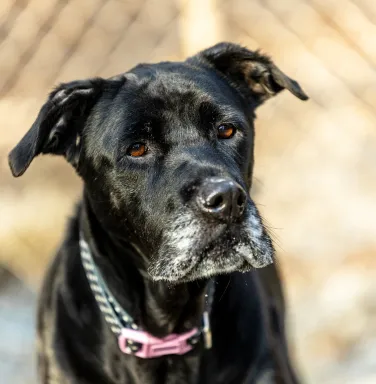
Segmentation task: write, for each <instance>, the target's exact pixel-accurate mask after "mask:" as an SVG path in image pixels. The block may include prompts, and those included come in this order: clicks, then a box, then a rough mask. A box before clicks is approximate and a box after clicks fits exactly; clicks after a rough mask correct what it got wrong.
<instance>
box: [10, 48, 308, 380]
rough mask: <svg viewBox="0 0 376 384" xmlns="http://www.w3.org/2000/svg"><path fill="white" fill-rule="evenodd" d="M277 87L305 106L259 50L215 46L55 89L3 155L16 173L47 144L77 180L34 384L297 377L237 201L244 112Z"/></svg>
mask: <svg viewBox="0 0 376 384" xmlns="http://www.w3.org/2000/svg"><path fill="white" fill-rule="evenodd" d="M283 89H287V90H289V91H290V92H291V93H292V94H294V95H295V96H297V97H298V98H300V99H302V100H306V99H307V96H306V95H305V93H304V92H303V91H302V89H301V88H300V86H299V85H298V83H296V82H295V81H294V80H292V79H290V78H289V77H287V76H286V75H285V74H283V73H282V72H281V71H280V70H279V69H278V68H277V67H276V66H275V65H274V64H273V63H272V61H271V60H270V59H269V58H268V57H266V56H264V55H262V54H260V53H259V52H251V51H249V50H247V49H245V48H242V47H240V46H237V45H235V44H229V43H222V44H218V45H216V46H214V47H212V48H209V49H207V50H205V51H202V52H200V53H199V54H197V55H196V56H193V57H191V58H189V59H188V60H187V61H185V62H179V63H172V62H163V63H159V64H153V65H147V64H142V65H138V66H137V67H135V68H134V69H132V70H131V71H129V72H127V73H124V74H122V75H120V76H116V77H113V78H110V79H101V78H95V79H90V80H85V81H75V82H71V83H67V84H62V85H60V86H59V87H58V88H57V89H56V90H55V91H53V92H52V93H51V95H50V96H49V98H48V100H47V102H46V104H45V105H44V106H43V107H42V109H41V111H40V113H39V115H38V117H37V119H36V121H35V123H34V124H33V126H32V127H31V129H30V130H29V131H28V133H27V134H26V135H25V137H24V138H23V139H22V140H21V141H20V143H19V144H18V145H17V146H16V147H15V148H14V149H13V151H12V152H11V153H10V156H9V163H10V167H11V170H12V173H13V175H14V176H20V175H22V174H23V173H24V172H25V171H26V169H27V167H28V166H29V164H30V163H31V161H32V160H33V158H34V157H35V156H37V155H39V154H41V153H52V154H58V155H63V156H65V158H66V159H67V160H68V161H69V162H70V163H71V164H72V165H73V167H74V168H75V169H76V171H77V173H78V174H79V175H80V176H81V177H82V179H83V180H84V193H83V200H82V202H81V203H80V204H79V207H78V210H77V214H76V215H75V218H74V219H73V220H72V222H71V224H70V226H69V229H68V233H67V235H66V238H65V241H64V243H63V245H62V247H61V249H60V251H59V252H58V254H57V257H56V258H55V260H54V262H53V264H52V266H51V268H50V270H49V273H48V275H47V278H46V280H45V284H44V287H43V291H42V295H41V300H40V310H39V326H38V331H39V337H40V350H39V368H40V374H41V381H42V382H43V383H139V384H152V383H153V384H161V383H168V384H184V383H195V384H196V383H199V384H220V383H221V384H231V383H234V384H242V383H244V384H250V383H276V382H278V383H297V382H298V381H297V379H296V377H295V374H294V372H293V370H292V368H291V365H290V361H289V357H288V352H287V348H286V342H285V334H284V327H283V319H284V309H283V296H282V291H281V290H280V283H279V277H278V274H277V271H276V269H275V267H274V265H272V266H271V267H268V268H266V269H265V270H257V269H256V268H261V267H265V266H267V265H268V264H271V263H272V262H273V257H274V256H273V248H272V244H271V241H270V238H269V236H268V234H267V232H266V230H265V228H264V226H263V224H262V221H261V218H260V215H259V213H258V211H257V209H256V207H255V205H254V203H253V202H252V200H251V199H250V197H249V195H248V190H249V189H250V187H251V181H252V168H253V143H254V126H253V121H254V117H255V114H254V111H255V109H256V107H257V106H259V105H260V104H261V103H262V102H263V101H264V100H266V99H267V98H269V97H271V96H273V95H275V94H277V93H278V92H280V91H281V90H283ZM268 269H269V271H268ZM265 276H266V277H265ZM209 317H210V321H209ZM202 322H203V327H202ZM132 332H133V333H132ZM127 335H128V336H127ZM129 335H131V336H129ZM132 335H134V337H133V336H132ZM151 335H153V336H154V338H152V337H151ZM211 335H212V340H211ZM145 337H146V339H145ZM166 337H167V338H166ZM140 340H141V341H140ZM158 348H159V349H158ZM164 348H165V349H164ZM157 356H159V357H157Z"/></svg>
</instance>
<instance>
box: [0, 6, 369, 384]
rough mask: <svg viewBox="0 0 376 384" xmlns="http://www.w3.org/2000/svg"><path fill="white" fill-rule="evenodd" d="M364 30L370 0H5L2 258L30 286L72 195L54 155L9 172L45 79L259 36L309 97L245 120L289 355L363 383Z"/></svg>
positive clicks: (305, 367) (311, 373)
mask: <svg viewBox="0 0 376 384" xmlns="http://www.w3.org/2000/svg"><path fill="white" fill-rule="evenodd" d="M208 10H209V11H210V14H205V12H208ZM209 16H210V17H209ZM209 19H210V22H209ZM198 20H200V22H198ZM205 20H207V21H208V22H207V23H206V24H205ZM214 30H215V32H213V31H214ZM191 35H192V36H193V35H196V40H195V39H194V38H193V37H192V36H191ZM197 35H198V39H197ZM375 37H376V2H375V1H374V0H342V1H338V0H337V1H335V0H281V1H272V0H253V1H249V0H205V1H201V2H200V1H196V0H175V1H174V0H80V1H75V0H48V1H47V0H32V1H31V0H2V1H1V4H0V58H1V60H0V116H1V136H0V137H1V139H0V243H1V247H0V264H2V265H4V266H6V267H7V268H8V269H9V270H10V271H12V273H14V274H15V275H17V276H18V277H19V278H20V279H21V280H22V281H24V282H25V283H26V284H28V285H29V286H31V287H35V286H37V285H38V283H39V281H40V278H41V276H42V275H43V270H44V268H45V266H46V265H47V263H48V261H49V259H50V257H51V253H52V252H53V250H54V249H55V248H56V246H57V244H58V242H59V241H60V239H61V235H62V233H63V228H64V226H65V222H66V218H67V217H68V216H69V215H70V213H71V212H72V206H73V202H74V200H75V199H77V198H78V197H79V193H80V181H79V180H78V179H77V177H76V176H75V175H74V173H73V171H72V170H71V169H70V168H69V167H68V166H66V165H65V164H64V163H63V161H62V160H60V159H54V158H47V157H46V158H43V159H38V160H37V161H35V163H33V166H32V167H31V169H30V170H29V171H28V172H27V174H26V175H25V176H23V177H22V178H21V179H19V180H14V179H12V178H11V176H10V172H9V170H8V166H7V161H6V156H7V153H8V152H9V150H10V149H11V148H12V146H13V145H15V143H16V142H17V140H18V139H19V138H20V137H21V136H22V135H23V134H24V132H26V130H27V129H28V128H29V126H30V125H31V123H32V122H33V119H34V118H35V116H36V114H37V112H38V110H39V108H40V106H41V104H42V102H43V100H44V98H45V96H46V94H47V93H48V92H49V91H50V90H51V88H52V87H53V86H54V85H56V84H57V83H60V82H64V81H70V80H73V79H78V78H87V77H91V76H104V77H106V76H112V75H114V74H117V73H120V72H124V71H126V70H127V69H129V68H131V67H132V66H134V65H136V64H137V63H139V62H152V61H158V60H179V59H183V58H184V57H185V56H186V55H188V54H192V53H194V52H195V51H197V50H198V49H201V48H203V46H201V45H200V44H199V43H197V41H199V42H200V40H202V44H204V43H205V44H206V43H208V44H207V45H209V44H214V43H216V42H217V41H218V40H229V41H234V42H238V43H241V44H243V45H246V46H247V47H249V48H250V49H256V48H261V49H262V50H263V51H264V52H266V53H268V54H270V55H271V56H272V57H273V59H274V61H275V62H276V63H277V64H278V66H279V67H280V68H281V69H282V70H283V71H284V72H286V73H287V74H288V75H290V76H291V77H293V78H295V79H297V80H298V81H299V82H300V83H301V85H302V86H303V88H304V89H305V90H306V92H307V93H308V94H309V96H310V97H311V99H310V101H309V102H307V103H301V102H300V101H298V100H295V99H294V98H293V97H291V95H288V94H284V93H283V94H282V95H280V96H278V97H276V98H275V99H273V100H271V101H269V102H268V103H267V104H266V105H265V106H263V107H262V108H260V110H259V111H258V120H257V122H256V126H257V132H256V137H257V142H256V170H255V191H254V196H255V200H256V202H257V203H258V204H259V206H260V208H261V211H262V212H263V214H264V215H265V216H266V218H267V222H269V223H270V227H271V228H270V229H271V230H272V232H273V233H274V237H275V241H276V244H277V249H278V250H279V254H280V263H281V265H282V268H283V272H284V278H285V282H286V291H287V294H288V298H289V302H290V324H291V327H290V329H291V338H292V340H293V345H294V346H295V348H294V353H295V356H296V359H297V361H298V364H299V366H300V369H301V371H302V373H303V374H304V376H306V377H307V381H306V382H308V383H311V382H312V383H317V382H319V380H320V381H321V382H323V383H328V384H334V383H341V384H343V383H355V384H366V383H371V382H372V383H373V382H375V381H376V376H375V375H376V374H375V364H371V360H372V357H373V358H374V361H376V357H375V356H376V328H375V324H376V294H375V292H376V286H375V283H374V281H376V276H375V271H376V259H375V258H374V254H375V251H376V240H375V227H376V226H375V224H374V217H375V216H376V198H375V194H374V191H375V189H376V167H375V164H376V133H375V132H376V130H375V126H376V102H375V100H376V44H375V43H374V41H375ZM192 41H193V43H192ZM190 42H191V43H190ZM272 226H273V227H272ZM30 332H31V331H30ZM0 353H5V352H4V351H2V350H1V349H0ZM12 359H13V358H12ZM12 359H11V360H12ZM0 367H1V366H0ZM20 380H21V381H20V382H25V381H24V380H25V379H24V378H21V379H20ZM22 380H23V381H22ZM9 382H12V383H16V382H17V381H16V379H15V378H14V377H13V378H12V379H10V381H9Z"/></svg>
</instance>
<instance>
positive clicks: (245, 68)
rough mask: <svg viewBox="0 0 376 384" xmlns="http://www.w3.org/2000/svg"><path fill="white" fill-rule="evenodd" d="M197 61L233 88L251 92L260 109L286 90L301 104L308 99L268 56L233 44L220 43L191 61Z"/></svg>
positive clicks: (296, 84)
mask: <svg viewBox="0 0 376 384" xmlns="http://www.w3.org/2000/svg"><path fill="white" fill-rule="evenodd" d="M197 58H198V59H199V60H200V61H202V60H204V62H206V63H209V64H210V65H211V66H213V67H214V68H215V69H217V70H218V71H219V72H221V73H222V74H223V75H224V76H225V77H226V78H227V79H228V80H229V81H230V82H231V83H232V84H233V85H235V86H237V87H239V88H240V89H241V88H243V87H244V86H246V87H247V89H250V90H251V91H252V93H253V94H254V97H255V100H256V103H257V105H260V104H261V103H263V102H264V101H265V100H266V99H268V98H270V97H272V96H274V95H276V94H277V93H279V92H280V91H282V90H283V89H287V90H289V91H290V92H291V93H292V94H293V95H294V96H296V97H298V98H299V99H301V100H307V99H308V96H307V95H306V94H305V93H304V91H303V90H302V88H301V87H300V85H299V84H298V83H297V82H296V81H295V80H293V79H290V78H289V77H288V76H286V75H285V74H284V73H283V72H282V71H281V70H280V69H279V68H278V67H277V66H276V65H275V64H274V63H273V62H272V60H271V59H270V58H269V57H268V56H266V55H263V54H261V53H260V52H259V51H249V50H248V49H246V48H243V47H241V46H239V45H237V44H233V43H219V44H217V45H215V46H213V47H211V48H208V49H206V50H204V51H202V52H200V53H199V54H198V55H196V56H195V57H193V58H192V59H193V60H195V59H197ZM192 59H191V60H192Z"/></svg>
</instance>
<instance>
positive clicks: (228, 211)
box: [197, 177, 247, 222]
mask: <svg viewBox="0 0 376 384" xmlns="http://www.w3.org/2000/svg"><path fill="white" fill-rule="evenodd" d="M246 200H247V194H246V192H245V190H244V189H243V188H242V187H241V186H240V185H239V184H238V183H236V182H235V181H233V180H231V179H228V178H220V177H212V178H209V179H207V180H205V181H204V183H203V184H202V185H201V187H200V188H199V190H198V193H197V205H198V207H199V209H200V210H201V211H202V212H203V213H204V214H206V215H207V216H208V217H211V218H213V219H218V220H221V221H226V222H230V221H233V220H236V219H238V218H239V217H241V216H242V214H243V212H244V208H245V203H246Z"/></svg>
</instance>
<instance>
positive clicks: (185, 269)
mask: <svg viewBox="0 0 376 384" xmlns="http://www.w3.org/2000/svg"><path fill="white" fill-rule="evenodd" d="M246 215H247V216H246V219H245V220H244V223H243V224H242V225H240V227H239V228H238V230H239V232H240V235H239V240H237V239H236V237H235V238H233V239H231V241H228V242H227V243H226V241H223V239H222V236H221V234H223V230H224V228H225V225H224V224H218V225H217V227H216V226H209V225H208V224H207V223H205V222H203V220H198V218H197V217H196V216H195V215H194V214H193V212H191V211H188V210H186V211H184V212H182V213H180V214H179V216H178V217H177V218H176V219H175V220H173V221H171V223H170V225H169V230H168V231H167V232H166V233H165V236H164V239H163V241H162V244H161V246H160V251H159V254H158V255H156V257H155V258H154V260H153V262H152V263H151V265H150V268H149V273H150V275H151V276H152V277H153V278H154V279H155V280H167V281H177V280H184V279H186V280H194V279H199V278H203V277H209V276H213V275H218V274H223V273H229V272H234V271H247V270H249V269H251V268H252V267H253V268H262V267H265V266H267V265H269V264H271V263H272V262H273V254H274V251H273V246H272V243H271V240H270V237H269V235H268V234H267V232H266V231H265V229H264V227H263V224H262V221H261V217H260V215H259V213H258V211H257V208H256V207H255V205H254V204H253V203H252V202H250V203H249V204H248V207H247V212H246ZM207 246H210V247H211V249H210V250H208V249H207Z"/></svg>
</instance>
